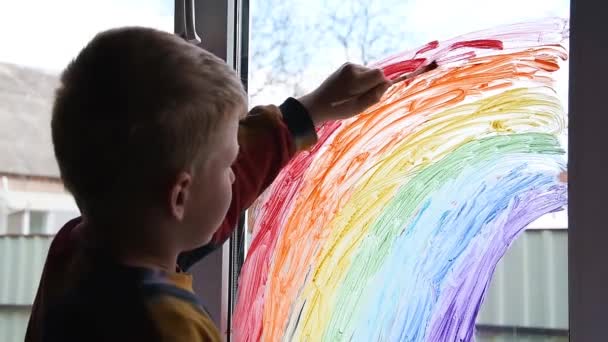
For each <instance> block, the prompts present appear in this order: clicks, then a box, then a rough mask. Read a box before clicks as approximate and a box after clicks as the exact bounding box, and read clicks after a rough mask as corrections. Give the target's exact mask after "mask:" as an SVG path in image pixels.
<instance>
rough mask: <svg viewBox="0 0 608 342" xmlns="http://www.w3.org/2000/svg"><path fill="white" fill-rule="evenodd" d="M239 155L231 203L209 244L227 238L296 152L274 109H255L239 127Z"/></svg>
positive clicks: (235, 167) (234, 169)
mask: <svg viewBox="0 0 608 342" xmlns="http://www.w3.org/2000/svg"><path fill="white" fill-rule="evenodd" d="M238 140H239V146H240V150H239V155H238V157H237V160H236V162H235V164H234V165H233V167H232V169H233V171H234V174H235V182H234V185H233V186H232V202H231V204H230V209H228V214H227V215H226V218H225V219H224V221H223V222H222V225H221V227H220V228H219V230H218V231H217V232H216V233H215V235H214V236H213V240H212V243H213V244H216V245H220V244H222V243H223V242H224V241H226V240H227V239H228V237H230V233H231V232H232V230H233V229H234V227H235V226H236V224H237V222H238V219H239V216H240V214H241V212H242V211H243V210H245V209H247V208H248V207H249V206H250V205H251V204H252V203H253V201H255V199H256V198H257V197H258V196H259V195H260V194H261V193H262V192H263V191H264V189H266V188H267V187H268V186H269V185H270V184H271V183H272V181H273V180H274V179H275V178H276V176H277V175H278V173H279V172H280V171H281V169H282V168H283V167H284V166H285V165H286V164H287V163H288V162H289V161H290V160H291V158H292V156H293V155H294V153H295V151H296V147H295V145H294V140H293V138H292V135H291V133H290V131H289V129H288V128H287V125H286V123H285V122H284V121H283V119H282V115H281V112H280V111H279V109H278V108H277V107H275V106H264V107H256V108H254V109H253V110H252V111H251V112H250V113H249V115H248V116H247V117H246V118H245V119H244V120H243V121H242V122H241V124H240V126H239V139H238Z"/></svg>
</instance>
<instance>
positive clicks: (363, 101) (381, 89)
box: [355, 76, 390, 111]
mask: <svg viewBox="0 0 608 342" xmlns="http://www.w3.org/2000/svg"><path fill="white" fill-rule="evenodd" d="M383 77H384V76H383ZM389 87H390V83H389V82H386V81H383V82H382V83H380V84H378V85H376V86H375V87H374V88H372V89H371V90H369V91H368V92H366V93H364V94H363V95H361V96H359V97H358V98H357V100H356V101H355V102H356V103H357V106H358V107H359V108H358V111H364V110H365V109H367V108H368V107H369V106H371V105H374V104H376V103H378V101H380V99H382V96H383V95H384V93H385V92H386V90H387V89H388V88H389Z"/></svg>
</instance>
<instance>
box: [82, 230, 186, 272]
mask: <svg viewBox="0 0 608 342" xmlns="http://www.w3.org/2000/svg"><path fill="white" fill-rule="evenodd" d="M82 229H83V231H84V236H85V239H87V240H88V241H90V242H92V243H93V244H94V245H96V246H100V247H101V248H102V249H103V250H104V253H107V254H108V255H110V257H111V258H113V259H114V260H116V261H117V262H118V263H120V264H123V265H125V266H132V267H143V268H149V269H155V270H162V271H165V272H175V270H176V267H177V256H178V254H179V251H178V250H177V249H176V248H173V247H172V244H171V243H170V241H168V239H166V238H164V237H163V236H162V234H155V233H154V232H151V231H150V230H149V229H134V224H128V223H122V224H112V228H111V229H108V226H107V225H103V224H102V225H99V224H95V223H93V222H90V221H88V222H87V221H85V222H84V224H83V227H82ZM128 232H136V233H128ZM136 235H137V236H136Z"/></svg>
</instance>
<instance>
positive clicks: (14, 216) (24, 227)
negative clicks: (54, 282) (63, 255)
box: [0, 63, 78, 342]
mask: <svg viewBox="0 0 608 342" xmlns="http://www.w3.org/2000/svg"><path fill="white" fill-rule="evenodd" d="M57 82H58V78H57V76H55V75H50V74H47V73H44V72H41V71H37V70H34V69H29V68H24V67H20V66H16V65H11V64H5V63H0V341H2V342H12V341H23V336H24V333H25V327H26V326H27V321H28V318H29V312H30V308H31V304H32V302H33V300H34V296H35V294H36V288H37V287H38V281H39V279H40V275H41V273H42V268H43V266H44V261H45V259H46V254H47V252H48V248H49V246H50V243H51V241H52V237H53V234H55V233H56V231H57V229H59V228H60V227H61V225H63V224H64V223H65V222H66V221H68V220H69V219H71V218H73V217H75V216H76V215H77V214H78V209H77V207H76V204H75V203H74V200H73V198H72V196H70V195H69V194H68V193H67V192H66V191H65V190H64V188H63V185H62V183H61V181H60V179H59V170H58V168H57V163H56V161H55V158H54V154H53V147H52V142H51V130H50V119H51V105H52V98H53V92H54V89H55V87H56V85H57Z"/></svg>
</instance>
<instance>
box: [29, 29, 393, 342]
mask: <svg viewBox="0 0 608 342" xmlns="http://www.w3.org/2000/svg"><path fill="white" fill-rule="evenodd" d="M61 82H62V83H61V86H60V88H59V89H58V91H57V96H56V100H55V104H54V107H53V118H52V136H53V144H54V149H55V155H56V157H57V161H58V163H59V168H60V170H61V175H62V179H63V181H64V183H65V186H66V188H67V189H68V190H69V191H70V192H72V194H73V195H74V198H75V199H76V202H77V204H78V206H79V208H80V210H81V213H82V217H80V218H76V219H74V220H72V221H71V222H68V223H67V224H66V225H65V226H64V227H63V228H62V229H61V230H60V231H59V233H58V234H57V236H56V237H55V239H54V241H53V244H52V246H51V248H50V250H49V254H48V257H47V262H46V265H45V269H44V272H43V276H42V279H41V282H40V286H39V289H38V293H37V296H36V300H35V303H34V308H33V310H32V315H31V317H30V322H29V326H28V332H27V336H26V341H217V340H220V334H219V332H218V330H217V328H215V327H214V325H213V323H212V322H211V319H210V318H209V316H208V315H207V314H206V312H205V309H204V306H203V305H201V304H200V302H199V300H198V298H197V297H196V296H195V295H194V293H193V291H192V279H191V277H190V275H188V274H187V273H184V272H183V271H182V270H184V269H187V268H188V267H189V266H190V265H192V264H193V263H194V262H196V261H197V260H199V259H200V258H202V257H203V256H204V255H205V254H206V253H207V252H208V251H210V250H212V249H213V248H214V247H217V246H220V245H221V244H222V243H223V242H224V241H225V240H226V239H227V238H228V236H229V234H230V231H231V230H232V228H233V227H234V226H235V225H236V223H237V222H236V221H237V218H238V215H239V213H240V212H241V211H242V210H244V209H245V208H247V207H248V206H249V205H250V204H251V203H252V202H253V201H254V200H255V198H256V197H257V196H258V195H259V194H260V193H261V192H262V191H263V190H264V189H265V188H266V187H267V186H268V185H269V184H270V183H271V182H272V181H273V179H274V178H275V176H276V175H277V173H278V172H279V171H280V169H281V168H282V167H283V166H284V165H285V164H286V163H287V162H288V161H289V160H290V158H291V157H293V155H294V154H295V153H296V152H297V151H299V150H302V149H305V148H307V147H309V146H310V145H311V144H313V143H315V141H316V134H315V130H314V125H315V124H317V125H318V124H320V123H322V122H324V121H326V120H333V119H339V118H346V117H350V116H352V115H354V114H356V113H358V112H360V111H362V110H364V109H365V108H367V107H368V106H370V105H372V104H374V103H375V102H377V101H378V100H379V99H380V97H381V96H382V94H383V93H384V92H385V91H386V89H387V88H388V87H389V86H390V81H388V80H386V79H385V77H384V75H383V74H382V72H381V71H380V70H375V69H368V68H365V67H361V66H355V65H345V66H344V67H343V68H341V69H340V70H338V71H337V72H336V73H334V74H333V75H332V76H330V77H329V78H328V79H327V80H326V81H325V82H324V83H323V84H322V85H321V86H320V87H319V88H318V89H316V90H315V91H314V92H312V93H311V94H308V95H306V96H304V97H302V98H301V99H299V100H295V99H288V100H287V101H286V102H285V103H283V104H282V105H281V107H280V109H279V108H277V107H274V106H267V107H257V108H254V109H253V110H252V111H251V112H250V113H249V115H248V116H246V117H244V115H243V114H245V113H246V106H247V100H246V94H245V92H244V90H243V88H242V86H241V84H240V82H239V80H238V78H237V77H236V75H235V74H234V72H233V71H232V70H231V69H230V68H229V67H228V66H227V65H226V64H225V63H224V62H222V61H221V60H219V59H218V58H216V57H214V56H213V55H211V54H209V53H208V52H206V51H204V50H202V49H200V48H198V47H195V46H192V45H190V44H188V43H187V42H185V41H183V40H181V39H180V38H178V37H176V36H173V35H171V34H168V33H164V32H160V31H156V30H152V29H145V28H124V29H116V30H110V31H106V32H104V33H101V34H99V35H98V36H97V37H95V38H94V39H93V40H92V41H91V42H90V43H89V44H88V45H87V46H86V47H85V48H84V49H83V50H82V51H81V53H80V54H79V55H78V57H77V58H76V59H75V60H74V61H73V62H72V63H71V64H70V65H69V66H68V68H67V69H66V71H65V72H64V74H63V75H62V78H61ZM343 100H348V101H346V102H345V103H343V104H340V105H338V106H334V105H332V103H336V102H339V101H343ZM200 246H203V247H200Z"/></svg>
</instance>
